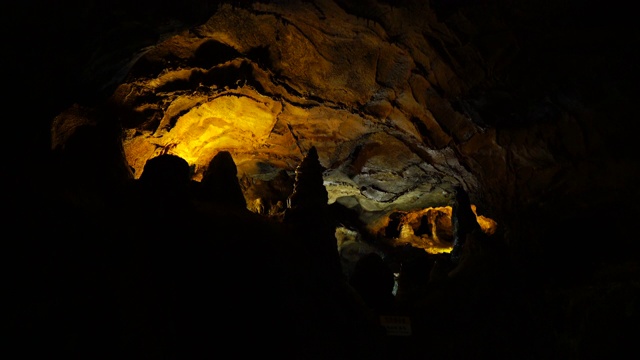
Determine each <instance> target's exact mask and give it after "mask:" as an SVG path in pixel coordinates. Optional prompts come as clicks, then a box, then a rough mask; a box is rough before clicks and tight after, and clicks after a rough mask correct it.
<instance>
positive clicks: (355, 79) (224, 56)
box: [52, 1, 637, 236]
mask: <svg viewBox="0 0 640 360" xmlns="http://www.w3.org/2000/svg"><path fill="white" fill-rule="evenodd" d="M243 3H244V2H243ZM268 3H269V2H267V3H258V2H255V3H252V2H246V3H244V4H243V6H242V7H232V6H230V5H221V6H220V7H219V8H217V9H212V11H211V17H210V18H209V20H208V21H206V22H205V23H202V24H199V25H197V26H194V27H191V28H189V29H186V30H184V31H182V32H179V33H173V34H171V35H170V36H165V37H163V38H162V39H163V40H162V41H160V42H158V43H157V44H155V45H154V46H151V47H145V48H142V46H140V47H139V48H138V49H137V51H136V52H135V53H134V54H133V55H132V56H131V59H129V60H131V61H129V62H115V61H114V62H113V63H114V64H115V63H118V64H120V65H119V66H120V68H118V69H117V70H118V72H117V73H118V74H123V73H126V74H127V75H126V77H121V78H120V79H117V83H118V84H119V86H117V88H115V91H114V92H113V93H112V94H111V97H110V99H109V101H108V102H107V104H106V105H105V106H107V108H108V109H106V110H108V111H105V112H104V113H106V114H109V116H112V114H115V116H113V117H114V118H116V119H114V122H115V121H117V122H118V123H119V124H121V125H122V126H123V127H124V130H125V131H124V135H125V136H124V138H123V140H122V143H123V148H124V153H125V156H126V162H127V163H128V165H130V166H131V168H133V169H134V170H135V173H134V174H133V175H134V176H135V177H139V176H140V172H141V171H142V167H143V165H144V163H145V162H146V160H148V159H149V158H151V157H153V156H156V155H158V154H160V153H171V154H176V155H179V156H180V157H183V158H184V159H185V160H187V161H188V163H189V164H190V166H191V168H192V170H193V172H194V179H196V180H198V179H200V178H201V176H202V173H203V171H204V167H205V166H206V164H207V163H208V162H209V160H210V159H212V158H213V156H214V155H215V154H216V153H217V152H219V151H221V150H226V151H229V153H231V154H232V156H233V159H234V161H235V162H236V164H237V167H238V172H239V173H238V176H239V177H241V178H242V179H243V182H242V183H243V186H244V187H245V188H244V190H245V191H246V192H245V196H247V203H248V204H258V205H256V207H264V208H268V207H269V204H265V203H264V201H263V200H264V199H266V198H268V196H267V195H268V194H265V193H264V192H262V193H261V191H262V190H259V189H257V185H256V184H257V183H258V182H260V183H261V184H263V183H264V182H268V181H270V180H271V179H274V178H275V177H276V176H277V174H279V172H280V171H281V170H284V171H286V172H288V173H289V174H290V175H292V174H293V171H294V169H295V167H296V166H297V165H298V164H299V162H300V161H301V160H302V158H303V156H304V154H305V153H306V152H307V151H308V149H310V148H311V146H315V147H316V148H317V150H318V155H319V159H320V162H321V163H322V165H323V166H324V167H325V168H326V169H327V170H326V172H325V174H324V181H325V186H326V188H327V191H328V193H329V202H330V203H334V202H337V203H340V204H342V205H344V206H347V207H349V208H351V209H354V210H356V211H358V213H359V214H360V215H361V217H362V219H363V220H364V221H365V222H366V223H367V224H369V226H370V227H372V228H375V227H376V226H377V225H376V224H378V223H380V222H384V221H388V217H389V215H390V214H392V213H393V212H407V213H412V212H422V211H425V209H429V208H439V207H444V206H447V205H448V204H449V203H450V200H451V199H450V194H451V189H452V187H453V186H455V185H458V184H462V185H463V186H464V188H465V189H467V191H468V192H469V194H470V196H471V198H472V201H473V203H474V204H477V205H478V208H479V209H480V212H481V213H483V214H484V213H486V212H488V211H491V213H492V217H494V218H496V219H497V220H498V221H499V222H500V223H501V225H502V224H505V221H504V219H505V218H506V217H512V219H511V220H513V221H516V222H518V221H522V219H526V218H527V217H528V216H527V215H513V216H512V214H515V213H516V212H520V211H532V212H534V213H535V214H536V216H539V215H544V217H546V218H548V219H557V218H558V215H563V210H562V208H561V207H557V206H554V204H556V203H560V202H562V201H565V200H566V201H567V203H569V204H582V202H580V201H575V200H576V199H579V198H584V197H583V194H584V193H589V194H590V193H591V190H593V189H596V190H598V191H600V193H602V191H601V190H599V189H601V188H607V189H608V188H611V187H612V186H611V183H612V182H613V180H611V179H613V178H614V177H612V176H608V175H609V174H611V173H614V172H615V173H618V174H619V173H620V172H619V171H616V169H615V168H616V167H618V166H620V167H623V168H624V167H626V166H627V164H626V163H624V160H616V162H606V163H604V164H602V163H600V162H598V163H596V162H595V161H589V159H588V156H590V154H602V153H603V152H602V151H601V150H603V149H602V148H601V147H602V146H603V144H605V142H604V141H599V137H598V133H597V130H598V127H597V126H596V127H594V126H592V125H591V122H590V121H591V120H590V117H591V116H595V115H594V113H589V112H588V111H584V108H582V106H583V105H582V104H580V102H579V101H577V100H575V99H573V98H569V99H568V100H567V97H566V94H559V95H558V94H555V93H553V92H544V93H539V92H538V87H537V85H535V84H539V83H540V84H542V83H544V82H545V81H546V80H544V79H539V78H538V77H539V76H538V75H539V74H540V75H541V74H546V72H544V71H538V72H535V71H534V70H536V68H535V66H536V65H538V64H537V63H536V60H535V58H532V59H533V60H527V61H530V62H527V61H525V62H524V63H517V62H515V60H514V59H516V58H517V57H518V56H520V57H521V60H522V58H527V59H528V58H529V57H531V56H534V55H536V54H537V53H536V52H535V50H534V51H530V50H529V52H525V53H524V55H523V56H521V55H520V54H519V51H521V48H520V46H524V42H523V41H521V40H522V39H518V33H517V32H516V31H513V30H512V29H510V28H509V26H507V24H506V23H505V21H504V20H505V19H504V18H502V19H501V18H500V14H499V13H500V12H495V13H493V12H488V10H487V11H485V10H484V9H483V10H482V11H481V12H480V13H475V12H473V10H472V9H470V10H469V11H468V12H466V10H465V9H460V11H456V12H452V13H447V14H442V13H439V14H438V15H436V12H435V11H434V9H432V8H430V5H429V4H428V2H409V3H410V4H408V5H407V6H406V7H404V6H403V7H401V6H395V5H390V4H389V3H388V2H376V1H368V2H367V5H366V6H364V5H359V4H357V2H350V1H316V2H308V1H299V2H298V1H288V2H274V3H272V4H268ZM284 3H286V5H284ZM479 14H482V15H481V16H480V15H479ZM505 14H508V16H516V15H517V14H519V16H525V17H526V16H531V20H533V21H531V22H530V24H534V23H535V24H537V23H538V22H537V19H536V16H535V15H527V14H528V13H527V12H526V11H525V12H523V11H519V10H518V9H514V10H513V11H511V10H509V11H507V12H505ZM514 19H517V18H514ZM508 20H510V21H511V22H512V23H517V20H513V19H508ZM554 36H555V34H554ZM552 37H553V36H550V38H552ZM129 40H131V39H125V38H123V39H121V41H123V42H126V41H129ZM131 41H133V40H131ZM127 45H129V44H127ZM145 46H146V45H145ZM132 47H133V46H132ZM103 55H104V54H103ZM107 58H108V56H106V55H105V56H104V57H97V59H99V60H100V61H99V64H93V66H94V68H95V67H98V66H99V65H102V64H104V63H108V62H107V61H106V60H105V59H107ZM125 63H126V64H128V65H123V64H125ZM584 66H586V65H584ZM507 69H516V70H517V69H524V70H523V72H522V73H517V74H514V73H508V72H506V71H507ZM503 71H504V72H503ZM558 72H562V71H558ZM114 73H115V72H114ZM532 74H533V75H532ZM531 77H534V78H535V81H534V83H535V84H534V86H533V87H531V88H528V87H527V86H528V85H527V84H526V80H531ZM505 79H506V80H505ZM511 79H516V80H515V84H513V83H510V80H511ZM520 80H522V81H520ZM554 80H555V79H554ZM109 81H110V82H115V81H116V80H114V79H109ZM521 88H522V89H524V90H522V93H518V91H520V89H521ZM550 88H553V86H550ZM505 89H506V90H505ZM531 94H533V95H534V96H531V97H529V96H530V95H531ZM556 95H557V96H556ZM525 96H526V99H527V101H526V103H522V101H521V100H522V98H523V97H525ZM101 110H102V109H88V108H85V107H83V106H74V107H72V108H70V109H69V110H68V111H66V112H63V113H62V114H60V115H59V116H58V117H57V118H56V119H55V121H54V123H53V128H52V145H53V147H54V148H63V147H64V144H65V141H66V140H67V139H68V138H69V137H70V136H71V135H72V134H73V133H74V131H75V130H76V129H78V128H81V127H90V126H95V124H96V123H98V122H99V121H103V120H98V119H102V117H99V116H96V114H95V113H96V112H99V111H101ZM584 114H586V115H584ZM599 126H600V127H602V126H603V125H599ZM585 159H586V160H585ZM636 169H637V167H636ZM629 173H630V174H632V173H633V172H632V171H631V172H629ZM615 178H616V181H618V179H621V181H624V179H627V177H620V176H617V177H615ZM629 178H630V179H632V181H635V178H633V177H632V176H629ZM629 181H631V180H629ZM280 197H281V196H280ZM585 197H586V196H585ZM270 199H271V198H270ZM596 200H597V199H596ZM269 201H271V200H269ZM274 201H275V200H274ZM556 209H559V210H556ZM565 213H569V211H566V212H565ZM493 214H495V215H496V216H493ZM536 219H538V218H537V217H536ZM511 225H519V224H511ZM538 225H539V224H535V226H532V227H533V228H536V229H537V228H539V226H538ZM525 229H527V227H526V226H525ZM532 236H534V235H532Z"/></svg>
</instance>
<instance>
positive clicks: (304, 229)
mask: <svg viewBox="0 0 640 360" xmlns="http://www.w3.org/2000/svg"><path fill="white" fill-rule="evenodd" d="M324 170H325V169H324V167H323V166H322V164H320V160H319V158H318V152H317V150H316V148H315V147H311V149H309V152H308V153H307V155H306V156H305V158H304V159H303V160H302V162H301V163H300V165H298V167H297V168H296V177H295V183H294V187H293V193H292V194H291V196H289V198H288V199H287V209H286V210H285V213H284V219H283V222H284V224H285V225H286V226H288V227H289V228H290V230H291V231H292V236H294V237H295V238H297V239H299V241H301V242H302V243H303V244H304V247H305V248H306V249H307V250H308V254H309V257H310V260H311V261H312V263H313V264H314V265H315V266H318V267H319V268H324V269H326V270H327V271H328V272H329V273H331V274H333V275H335V276H340V277H341V276H343V272H342V265H341V263H340V255H339V252H338V242H337V239H336V236H335V231H336V223H335V219H334V218H333V216H332V215H331V211H330V208H329V204H328V202H329V195H328V193H327V189H326V188H325V187H324V181H323V177H322V175H323V172H324ZM333 275H332V276H333Z"/></svg>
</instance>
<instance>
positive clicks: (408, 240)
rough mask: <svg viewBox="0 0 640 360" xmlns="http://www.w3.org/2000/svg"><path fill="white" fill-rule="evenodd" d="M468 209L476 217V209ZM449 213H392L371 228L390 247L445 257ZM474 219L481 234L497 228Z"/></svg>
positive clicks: (443, 210)
mask: <svg viewBox="0 0 640 360" xmlns="http://www.w3.org/2000/svg"><path fill="white" fill-rule="evenodd" d="M471 208H472V210H473V212H474V213H476V206H475V205H472V207H471ZM451 211H452V209H451V206H442V207H433V208H426V209H421V210H416V211H407V212H404V211H399V212H394V213H392V214H391V215H390V216H389V217H386V218H384V219H381V221H379V222H378V223H377V224H375V225H373V226H372V227H371V228H372V230H373V232H374V233H375V234H378V235H379V236H380V237H381V238H390V239H389V242H390V244H392V245H394V246H400V245H403V244H411V245H412V246H414V247H418V248H422V249H425V251H427V252H429V253H431V254H437V253H448V252H450V251H451V249H452V248H453V227H452V223H451ZM476 219H477V221H478V224H479V225H480V227H481V229H482V231H483V232H484V233H486V234H489V235H492V234H494V233H495V231H496V229H497V227H498V224H497V223H496V222H495V221H494V220H493V219H489V218H487V217H485V216H482V215H478V214H477V213H476Z"/></svg>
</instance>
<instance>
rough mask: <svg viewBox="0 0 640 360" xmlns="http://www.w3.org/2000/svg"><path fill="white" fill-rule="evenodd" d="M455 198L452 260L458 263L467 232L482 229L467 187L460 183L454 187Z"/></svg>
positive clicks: (452, 223) (452, 222)
mask: <svg viewBox="0 0 640 360" xmlns="http://www.w3.org/2000/svg"><path fill="white" fill-rule="evenodd" d="M454 193H455V199H454V201H453V203H452V204H451V207H452V210H451V226H452V228H453V249H452V250H451V260H452V261H453V262H454V263H457V262H458V261H459V260H460V255H461V253H462V248H463V247H464V244H465V241H466V237H467V234H470V233H472V232H474V231H476V230H480V231H481V228H480V225H479V224H478V220H477V219H476V215H475V213H474V212H473V209H471V200H470V199H469V194H468V193H467V192H466V191H465V189H464V188H463V187H462V186H461V185H458V186H456V187H455V189H454Z"/></svg>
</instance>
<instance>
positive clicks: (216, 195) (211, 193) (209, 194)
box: [201, 151, 247, 209]
mask: <svg viewBox="0 0 640 360" xmlns="http://www.w3.org/2000/svg"><path fill="white" fill-rule="evenodd" d="M201 184H202V192H203V197H204V198H205V199H207V200H209V201H212V202H214V203H216V204H219V205H222V206H225V207H231V208H234V209H246V208H247V201H246V199H245V197H244V194H243V192H242V188H241V187H240V182H239V180H238V169H237V167H236V163H235V162H234V161H233V157H232V156H231V153H230V152H228V151H220V152H218V153H217V154H216V155H215V156H214V157H213V158H212V159H211V161H210V162H209V166H208V167H207V169H206V170H205V172H204V175H203V177H202V181H201Z"/></svg>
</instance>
